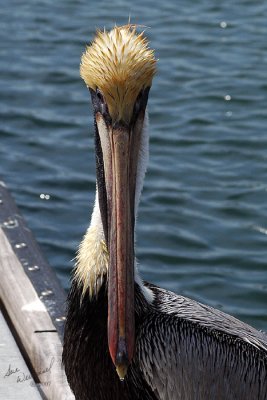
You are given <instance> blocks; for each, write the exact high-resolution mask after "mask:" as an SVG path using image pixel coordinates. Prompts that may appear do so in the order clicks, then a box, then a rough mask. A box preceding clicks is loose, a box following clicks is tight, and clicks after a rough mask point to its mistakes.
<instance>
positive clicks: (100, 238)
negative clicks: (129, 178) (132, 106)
mask: <svg viewBox="0 0 267 400" xmlns="http://www.w3.org/2000/svg"><path fill="white" fill-rule="evenodd" d="M148 147H149V131H148V113H147V112H146V114H145V119H144V126H143V131H142V135H141V143H140V150H139V154H138V163H137V176H136V191H135V217H137V210H138V205H139V200H140V196H141V192H142V188H143V182H144V177H145V173H146V169H147V165H148V154H149V151H148ZM107 274H108V252H107V247H106V243H105V235H104V231H103V225H102V220H101V213H100V208H99V201H98V190H97V188H96V197H95V204H94V209H93V213H92V217H91V223H90V226H89V228H88V230H87V232H86V234H85V236H84V238H83V241H82V242H81V244H80V247H79V251H78V255H77V263H76V269H75V275H74V277H75V279H77V281H78V283H79V284H81V285H82V286H83V295H84V294H85V293H86V292H87V290H88V291H89V295H90V297H91V296H94V295H97V293H98V291H99V289H100V287H101V285H102V283H103V278H104V276H105V275H107ZM135 282H136V283H137V284H138V285H139V287H140V289H141V291H142V293H143V295H144V296H145V298H146V300H147V301H148V302H149V303H151V302H152V301H153V298H154V297H153V292H152V291H151V290H150V289H149V288H147V287H146V286H144V283H143V281H142V279H141V278H140V275H139V272H138V269H137V263H136V261H135Z"/></svg>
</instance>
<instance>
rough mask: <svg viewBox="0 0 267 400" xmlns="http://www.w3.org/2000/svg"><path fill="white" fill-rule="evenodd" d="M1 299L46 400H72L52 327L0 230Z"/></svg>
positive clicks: (58, 340) (55, 331)
mask: <svg viewBox="0 0 267 400" xmlns="http://www.w3.org/2000/svg"><path fill="white" fill-rule="evenodd" d="M0 249H1V263H0V266H1V280H0V293H1V299H2V301H3V303H4V306H5V308H6V310H7V311H8V314H9V317H10V319H11V321H12V324H13V326H14V328H15V330H16V332H17V335H18V336H19V339H20V341H21V343H22V345H23V347H24V349H25V351H26V353H27V355H28V357H29V359H30V361H31V364H32V368H33V370H34V371H35V374H36V375H37V376H38V378H39V381H40V388H41V390H42V391H43V392H44V394H45V396H46V397H47V398H48V399H73V398H74V397H73V395H72V393H71V391H70V389H69V386H68V384H67V380H66V376H65V373H64V371H63V369H62V366H61V354H62V344H61V341H60V338H59V335H58V333H57V330H56V329H55V326H54V324H53V322H52V320H51V318H50V316H49V314H48V312H47V310H46V307H45V305H44V303H43V302H42V301H41V300H40V298H39V297H38V295H37V293H36V291H35V289H34V287H33V285H32V284H31V281H30V280H29V278H28V277H27V275H26V274H25V272H24V270H23V268H22V266H21V264H20V262H19V260H18V258H17V256H16V255H15V254H14V252H13V250H12V247H11V246H10V243H9V241H8V239H7V237H6V236H5V234H4V232H3V230H2V229H1V228H0Z"/></svg>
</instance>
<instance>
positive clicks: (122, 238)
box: [96, 113, 143, 380]
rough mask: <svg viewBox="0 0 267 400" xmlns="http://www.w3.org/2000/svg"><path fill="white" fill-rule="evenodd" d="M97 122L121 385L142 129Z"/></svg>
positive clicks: (114, 353) (127, 352)
mask: <svg viewBox="0 0 267 400" xmlns="http://www.w3.org/2000/svg"><path fill="white" fill-rule="evenodd" d="M138 120H139V118H138V119H137V121H136V123H135V124H134V127H131V126H126V125H124V124H123V123H117V124H116V125H115V126H114V127H112V126H107V125H106V123H105V121H104V118H103V116H102V115H101V114H100V113H97V114H96V122H97V126H98V132H99V136H100V141H101V148H102V153H103V161H104V171H105V186H106V193H107V220H108V223H107V231H108V232H107V241H108V251H109V272H108V274H109V276H108V344H109V351H110V355H111V358H112V360H113V363H114V365H115V367H116V370H117V373H118V375H119V377H120V379H122V380H123V379H124V377H125V375H126V372H127V368H128V366H129V364H130V363H131V360H132V358H133V354H134V344H135V343H134V341H135V316H134V262H135V256H134V224H135V210H134V206H135V186H136V173H137V161H138V151H139V147H140V136H141V131H142V129H141V127H142V123H143V115H142V116H141V120H140V122H139V121H138Z"/></svg>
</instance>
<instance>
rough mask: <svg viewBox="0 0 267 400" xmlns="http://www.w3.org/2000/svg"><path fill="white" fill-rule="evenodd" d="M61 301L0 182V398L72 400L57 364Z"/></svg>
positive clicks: (47, 268)
mask: <svg viewBox="0 0 267 400" xmlns="http://www.w3.org/2000/svg"><path fill="white" fill-rule="evenodd" d="M65 301H66V294H65V292H64V290H63V288H62V287H61V286H60V284H59V281H58V279H57V277H56V275H55V273H54V271H53V270H52V269H51V267H50V266H49V265H48V263H47V262H46V260H45V259H44V257H43V256H42V254H41V251H40V248H39V246H38V245H37V243H36V241H35V239H34V237H33V235H32V233H31V231H30V230H29V228H28V227H27V225H26V223H25V220H24V219H23V217H22V216H21V214H20V213H19V211H18V208H17V206H16V204H15V202H14V200H13V199H12V197H11V196H10V194H9V192H8V190H7V188H6V186H5V184H4V183H3V182H0V399H5V400H10V399H12V400H13V399H14V400H15V399H19V400H24V399H25V400H26V399H27V400H28V399H33V400H35V399H49V400H50V399H51V400H52V399H53V400H71V399H74V396H73V394H72V392H71V390H70V388H69V386H68V383H67V379H66V376H65V372H64V369H63V368H62V363H61V354H62V337H63V328H64V321H65Z"/></svg>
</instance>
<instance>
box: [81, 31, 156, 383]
mask: <svg viewBox="0 0 267 400" xmlns="http://www.w3.org/2000/svg"><path fill="white" fill-rule="evenodd" d="M80 71H81V77H82V78H83V79H84V81H85V84H86V85H87V87H88V88H89V89H90V93H91V98H92V104H93V111H94V116H95V128H96V162H97V188H98V201H99V208H100V214H101V221H102V226H103V232H104V238H105V242H106V246H107V253H108V343H109V351H110V355H111V358H112V360H113V363H114V365H115V367H116V370H117V373H118V375H119V377H120V378H121V379H123V378H124V376H125V375H126V371H127V368H128V366H129V364H130V363H131V360H132V358H133V354H134V338H135V328H134V280H135V267H134V264H135V255H134V227H135V216H136V204H137V202H136V196H137V194H136V181H137V175H138V168H139V167H138V160H139V152H140V145H141V141H142V132H143V125H144V119H145V111H146V105H147V100H148V93H149V89H150V87H151V84H152V79H153V76H154V74H155V71H156V60H155V57H154V52H153V50H151V49H149V47H148V42H147V39H146V38H145V36H144V33H140V34H137V32H136V27H135V26H133V25H127V26H122V27H117V26H116V27H115V28H114V29H112V30H111V31H110V32H106V31H104V32H97V35H96V37H95V39H94V41H93V42H92V43H91V45H90V46H88V47H87V49H86V51H85V53H84V54H83V55H82V59H81V69H80ZM139 194H140V193H139Z"/></svg>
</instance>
